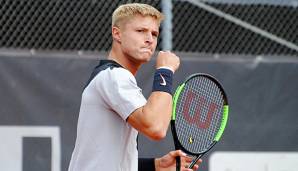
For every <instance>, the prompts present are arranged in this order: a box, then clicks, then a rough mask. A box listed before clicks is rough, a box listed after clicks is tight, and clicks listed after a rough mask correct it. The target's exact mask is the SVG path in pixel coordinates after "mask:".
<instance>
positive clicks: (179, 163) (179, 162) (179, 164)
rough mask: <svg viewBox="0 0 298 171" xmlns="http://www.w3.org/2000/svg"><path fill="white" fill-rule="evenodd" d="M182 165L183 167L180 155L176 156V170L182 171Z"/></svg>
mask: <svg viewBox="0 0 298 171" xmlns="http://www.w3.org/2000/svg"><path fill="white" fill-rule="evenodd" d="M180 167H181V160H180V156H177V157H176V171H180Z"/></svg>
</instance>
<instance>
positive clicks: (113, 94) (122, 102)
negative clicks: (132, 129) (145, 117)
mask: <svg viewBox="0 0 298 171" xmlns="http://www.w3.org/2000/svg"><path fill="white" fill-rule="evenodd" d="M102 74H103V75H102V77H101V78H102V79H98V80H96V88H97V90H98V91H100V94H102V97H103V99H104V101H105V102H106V103H107V104H108V105H109V107H110V108H111V109H112V110H114V111H115V112H116V113H118V114H119V115H120V117H121V118H122V119H123V120H126V119H127V118H128V116H129V115H130V114H131V113H132V112H133V111H135V110H136V109H138V108H140V107H142V106H144V105H145V104H146V102H147V101H146V99H145V97H144V95H143V94H142V90H141V88H139V87H138V85H137V82H136V79H135V77H134V76H133V75H132V74H131V73H130V72H129V71H128V70H126V69H124V68H113V69H110V68H108V69H106V70H105V71H104V72H103V73H102Z"/></svg>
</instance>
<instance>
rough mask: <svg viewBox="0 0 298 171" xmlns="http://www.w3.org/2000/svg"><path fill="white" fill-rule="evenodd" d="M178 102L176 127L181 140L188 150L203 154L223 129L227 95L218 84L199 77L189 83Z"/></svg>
mask: <svg viewBox="0 0 298 171" xmlns="http://www.w3.org/2000/svg"><path fill="white" fill-rule="evenodd" d="M178 101H179V103H178V106H177V108H176V109H177V111H176V117H177V119H176V123H175V124H176V125H177V126H176V128H177V135H178V138H179V141H180V142H181V144H182V146H183V147H184V148H186V149H187V150H188V151H192V152H196V153H198V152H202V151H204V150H205V149H206V148H207V147H208V146H209V145H210V144H211V143H212V142H213V140H214V137H215V135H216V133H217V131H218V129H219V127H220V124H221V120H222V115H221V113H222V109H223V95H222V93H221V91H220V89H219V88H218V87H217V85H216V84H215V83H213V82H212V81H210V80H209V79H207V78H205V77H196V78H195V79H191V80H190V81H188V82H187V84H186V85H185V87H184V90H183V91H182V92H181V95H180V96H179V99H178ZM186 116H187V117H186ZM198 116H199V117H198Z"/></svg>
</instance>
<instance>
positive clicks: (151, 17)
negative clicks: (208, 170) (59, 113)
mask: <svg viewBox="0 0 298 171" xmlns="http://www.w3.org/2000/svg"><path fill="white" fill-rule="evenodd" d="M162 19H163V15H162V14H161V13H160V12H159V11H158V10H156V9H155V8H154V7H152V6H150V5H146V4H139V3H132V4H125V5H121V6H119V7H118V8H117V9H116V10H115V11H114V13H113V16H112V37H113V43H112V48H111V51H110V52H109V55H108V59H107V60H101V61H100V63H99V65H98V66H97V67H96V68H95V69H94V71H93V73H92V74H91V78H90V79H89V81H88V83H87V85H86V87H85V89H84V91H83V94H82V100H81V108H80V114H79V119H78V128H77V137H76V143H75V148H74V151H73V154H72V158H71V161H70V166H69V171H107V170H109V171H138V170H143V171H154V170H156V171H171V170H173V171H174V170H176V168H175V165H176V162H175V157H177V156H180V157H181V159H182V164H181V165H182V168H181V170H183V171H191V170H192V169H187V168H186V167H187V165H188V164H189V163H190V162H191V158H190V157H187V156H186V155H185V154H184V153H183V152H182V151H180V150H178V151H171V152H169V153H168V154H166V155H165V156H163V157H161V158H156V159H138V151H137V140H136V139H137V134H138V132H140V133H142V134H144V135H145V136H147V137H149V138H151V139H153V140H160V139H162V138H164V137H165V136H166V132H167V128H168V125H169V122H170V117H171V112H172V79H173V74H174V72H175V71H176V70H177V69H178V67H179V63H180V62H179V57H177V56H176V55H175V54H174V53H171V52H169V51H167V52H163V51H160V52H159V53H158V55H157V60H156V70H155V74H154V81H153V86H152V87H153V88H152V93H151V94H150V96H149V98H148V100H146V99H145V97H144V96H143V94H142V90H141V89H140V88H139V87H138V85H137V82H136V79H135V75H136V73H137V71H138V69H139V68H140V67H141V65H142V64H144V63H146V62H148V61H149V60H150V59H151V56H152V54H153V53H154V51H155V48H156V45H157V38H158V35H159V26H160V22H161V21H162ZM200 162H201V161H199V162H198V163H197V165H195V167H194V169H197V168H198V165H199V164H200Z"/></svg>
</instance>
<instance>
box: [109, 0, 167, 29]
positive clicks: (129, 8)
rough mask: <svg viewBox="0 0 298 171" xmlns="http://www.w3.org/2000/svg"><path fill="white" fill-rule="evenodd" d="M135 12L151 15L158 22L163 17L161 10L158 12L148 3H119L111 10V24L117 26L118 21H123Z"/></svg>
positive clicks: (135, 13)
mask: <svg viewBox="0 0 298 171" xmlns="http://www.w3.org/2000/svg"><path fill="white" fill-rule="evenodd" d="M137 14H139V15H142V16H151V17H153V18H155V19H156V20H157V21H158V23H159V24H160V22H161V21H162V20H163V18H164V16H163V14H162V13H161V12H159V11H158V10H157V9H155V8H154V7H152V6H150V5H148V4H141V3H131V4H124V5H120V6H119V7H118V8H117V9H116V10H115V11H114V12H113V16H112V26H119V23H120V22H121V21H125V20H127V19H129V18H130V17H133V16H135V15H137Z"/></svg>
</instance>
